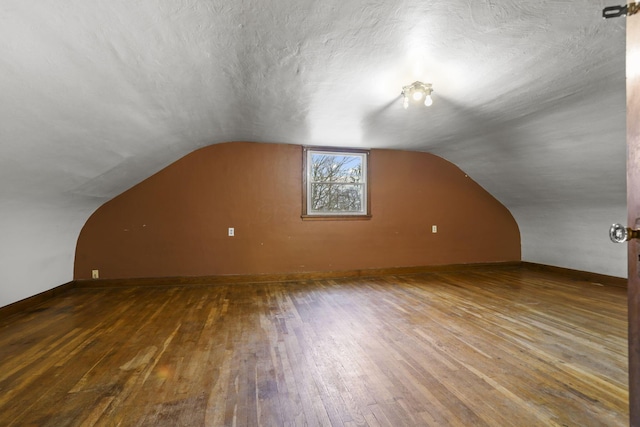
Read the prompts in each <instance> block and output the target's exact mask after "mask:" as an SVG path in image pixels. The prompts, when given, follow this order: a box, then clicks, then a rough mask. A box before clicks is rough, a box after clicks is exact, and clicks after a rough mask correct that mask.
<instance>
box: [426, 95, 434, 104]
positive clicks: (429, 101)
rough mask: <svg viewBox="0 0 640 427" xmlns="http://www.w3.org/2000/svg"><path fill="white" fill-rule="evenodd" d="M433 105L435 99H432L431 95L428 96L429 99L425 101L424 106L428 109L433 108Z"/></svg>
mask: <svg viewBox="0 0 640 427" xmlns="http://www.w3.org/2000/svg"><path fill="white" fill-rule="evenodd" d="M432 104H433V99H431V95H427V97H426V98H425V99H424V105H426V106H427V107H431V105H432Z"/></svg>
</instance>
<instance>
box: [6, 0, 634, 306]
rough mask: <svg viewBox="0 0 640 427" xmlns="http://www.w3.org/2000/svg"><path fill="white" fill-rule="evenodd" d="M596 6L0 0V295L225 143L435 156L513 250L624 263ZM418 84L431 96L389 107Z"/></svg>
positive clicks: (610, 30)
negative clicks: (470, 186) (128, 193)
mask: <svg viewBox="0 0 640 427" xmlns="http://www.w3.org/2000/svg"><path fill="white" fill-rule="evenodd" d="M608 5H610V4H608V3H605V2H600V1H596V2H594V1H590V0H579V1H557V0H554V1H551V0H540V1H536V2H523V1H521V0H494V1H491V0H446V1H443V0H438V1H423V0H406V1H402V2H390V1H381V0H324V1H322V2H317V1H311V0H298V1H295V2H294V1H284V0H260V1H258V0H234V1H228V0H171V1H169V0H166V1H159V0H156V1H154V0H140V1H135V2H131V1H120V0H115V1H109V2H96V1H86V0H83V1H79V0H68V1H64V2H60V1H53V0H39V1H34V0H4V1H3V2H2V4H0V11H1V13H0V76H1V78H0V94H1V99H2V101H1V102H0V119H1V121H2V126H0V217H1V218H2V223H1V224H0V233H2V235H3V236H4V238H3V239H0V240H2V243H0V292H1V293H0V305H3V302H4V303H8V302H12V301H14V300H17V299H20V298H23V297H25V296H28V295H30V294H33V293H36V292H39V291H41V290H44V289H47V288H50V287H52V286H55V285H58V284H60V283H63V282H65V281H68V280H71V274H72V265H73V251H74V248H75V240H76V239H77V235H78V232H79V231H80V228H81V227H82V225H83V224H84V222H85V221H86V219H87V217H88V215H90V214H91V212H93V211H94V210H95V209H96V208H97V207H98V206H100V205H101V204H102V203H104V202H105V201H106V200H108V199H110V198H112V197H114V196H116V195H117V194H119V193H120V192H122V191H123V190H125V189H127V188H129V187H131V186H133V185H135V184H136V183H138V182H139V181H140V180H142V179H144V178H146V177H148V176H149V175H151V174H153V173H154V172H156V171H158V170H159V169H161V168H162V167H164V166H166V165H168V164H170V163H171V162H173V161H175V160H177V159H178V158H179V157H181V156H183V155H185V154H187V153H188V152H191V151H193V150H195V149H197V148H200V147H202V146H205V145H209V144H215V143H219V142H225V141H235V140H243V141H256V142H283V143H292V144H312V145H330V146H350V147H371V148H390V149H403V150H415V151H428V152H432V153H434V154H436V155H439V156H442V157H444V158H446V159H447V160H449V161H452V162H453V163H455V164H457V165H458V166H459V167H461V168H462V169H463V170H465V171H466V172H467V173H468V174H469V175H470V176H471V177H472V178H473V179H475V180H476V181H478V182H479V183H480V184H481V185H483V186H484V187H485V188H486V189H487V190H488V191H489V192H491V193H492V194H493V195H494V196H495V197H496V198H498V199H499V200H500V201H501V202H502V203H504V204H505V205H506V206H507V207H508V208H509V209H510V210H511V211H512V213H513V214H514V216H515V217H516V220H517V221H518V223H519V225H520V228H521V232H522V235H523V258H524V259H525V260H530V261H534V262H544V263H547V264H552V265H560V266H564V267H569V268H577V269H583V270H589V271H596V272H601V273H605V274H613V275H624V274H626V273H625V272H626V270H625V268H626V267H625V265H626V264H625V260H624V252H623V251H622V249H620V248H618V247H615V248H614V247H612V246H611V245H610V244H609V243H608V242H607V241H606V229H607V228H608V225H609V224H610V223H611V222H613V221H623V220H624V218H625V215H626V213H625V212H626V210H625V200H626V190H625V76H624V73H625V70H624V67H625V21H624V18H622V19H615V20H606V21H605V20H603V19H602V18H601V11H602V8H603V7H604V6H608ZM415 80H422V81H426V82H431V83H433V85H434V89H435V92H434V96H433V98H434V105H433V106H432V107H430V108H426V107H422V108H409V109H408V110H404V109H403V108H402V102H401V100H400V96H399V95H400V91H401V88H402V86H403V85H407V84H409V83H411V82H413V81H415ZM239 161H241V159H239ZM475 225H476V224H474V221H473V213H470V221H469V224H464V226H467V227H473V226H475ZM576 235H578V236H581V237H578V238H577V240H576V239H575V236H576ZM569 236H573V237H572V239H573V241H572V242H573V243H568V242H569V241H570V239H569ZM621 246H622V245H621ZM580 247H582V248H583V250H582V251H580V250H579V249H578V250H577V251H576V248H580ZM569 248H573V249H572V251H570V250H569ZM571 253H573V254H574V255H571ZM16 289H18V290H16Z"/></svg>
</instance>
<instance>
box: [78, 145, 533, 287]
mask: <svg viewBox="0 0 640 427" xmlns="http://www.w3.org/2000/svg"><path fill="white" fill-rule="evenodd" d="M301 171H302V147H300V146H296V145H283V144H258V143H244V142H234V143H226V144H217V145H212V146H209V147H206V148H203V149H200V150H197V151H195V152H193V153H191V154H189V155H187V156H185V157H184V158H182V159H180V160H178V161H177V162H175V163H173V164H172V165H170V166H168V167H167V168H165V169H163V170H162V171H160V172H159V173H157V174H155V175H153V176H151V177H150V178H148V179H147V180H145V181H143V182H141V183H140V184H138V185H136V186H135V187H133V188H131V189H130V190H128V191H126V192H124V193H123V194H121V195H119V196H117V197H115V198H114V199H113V200H111V201H109V202H107V203H105V204H104V205H103V206H101V207H100V208H99V209H98V210H97V211H96V212H95V213H94V214H93V215H92V216H91V217H90V218H89V220H88V221H87V223H86V224H85V226H84V228H83V229H82V232H81V233H80V237H79V238H78V246H77V249H76V262H75V272H74V275H75V278H76V279H88V278H90V277H91V270H92V269H99V270H100V277H101V278H134V277H170V276H207V275H219V274H256V273H294V272H314V271H338V270H356V269H368V268H389V267H410V266H429V265H445V264H463V263H486V262H499V261H518V260H520V233H519V230H518V226H517V224H516V222H515V220H514V219H513V217H512V216H511V214H510V213H509V211H508V210H507V209H506V208H505V207H504V206H503V205H502V204H500V203H499V202H498V201H497V200H496V199H494V198H493V197H492V196H491V195H490V194H489V193H487V192H486V191H485V190H484V189H483V188H481V187H480V186H479V185H478V184H477V183H475V182H474V181H473V180H472V179H470V178H468V177H466V175H465V174H464V172H463V171H461V170H460V169H458V168H457V167H456V166H454V165H453V164H451V163H449V162H447V161H445V160H443V159H441V158H439V157H436V156H433V155H431V154H427V153H418V152H408V151H390V150H372V151H371V155H370V172H371V213H372V215H373V218H372V219H370V220H362V221H302V220H301V218H300V214H301V203H302V201H301V197H302V196H301V194H302V188H301V187H302V184H301V179H302V177H301V174H302V172H301ZM433 224H436V225H437V226H438V233H437V234H432V233H431V226H432V225H433ZM228 227H235V232H236V237H228V236H227V229H228Z"/></svg>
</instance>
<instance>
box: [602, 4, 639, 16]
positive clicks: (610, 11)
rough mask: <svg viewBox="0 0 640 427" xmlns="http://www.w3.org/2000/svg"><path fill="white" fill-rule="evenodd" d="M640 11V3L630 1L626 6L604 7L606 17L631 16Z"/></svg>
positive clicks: (603, 14) (603, 12)
mask: <svg viewBox="0 0 640 427" xmlns="http://www.w3.org/2000/svg"><path fill="white" fill-rule="evenodd" d="M638 12H640V3H629V4H626V5H624V6H609V7H605V8H604V9H602V17H603V18H604V19H610V18H619V17H621V16H627V15H628V16H631V15H635V14H636V13H638Z"/></svg>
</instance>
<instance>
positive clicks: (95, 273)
mask: <svg viewBox="0 0 640 427" xmlns="http://www.w3.org/2000/svg"><path fill="white" fill-rule="evenodd" d="M91 278H92V279H99V278H100V271H99V270H91Z"/></svg>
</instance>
